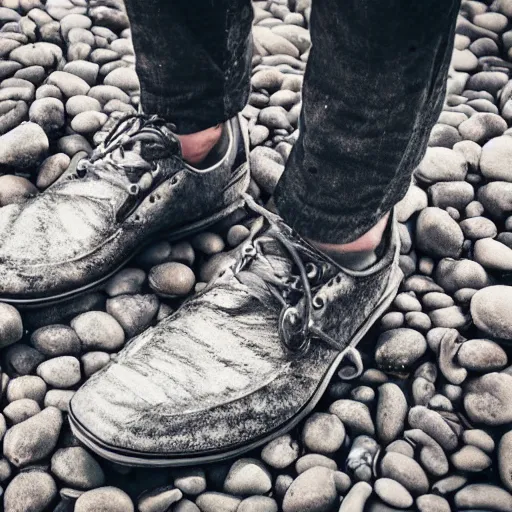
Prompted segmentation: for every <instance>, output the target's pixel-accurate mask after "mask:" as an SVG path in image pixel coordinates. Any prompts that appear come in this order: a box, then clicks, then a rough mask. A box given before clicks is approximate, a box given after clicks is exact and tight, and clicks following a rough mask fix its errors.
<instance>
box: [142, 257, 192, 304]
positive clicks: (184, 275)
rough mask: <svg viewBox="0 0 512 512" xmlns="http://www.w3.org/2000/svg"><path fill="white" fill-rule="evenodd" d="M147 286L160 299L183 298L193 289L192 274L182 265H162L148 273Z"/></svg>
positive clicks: (188, 268)
mask: <svg viewBox="0 0 512 512" xmlns="http://www.w3.org/2000/svg"><path fill="white" fill-rule="evenodd" d="M148 280H149V286H150V287H151V289H152V290H153V291H154V292H155V293H157V294H158V295H160V296H162V297H185V296H186V295H188V294H189V293H190V292H191V290H192V289H193V287H194V285H195V282H196V278H195V275H194V272H193V271H192V270H191V269H190V267H188V266H187V265H184V264H183V263H178V262H174V261H172V262H169V263H162V264H161V265H157V266H155V267H153V268H152V269H151V271H150V272H149V277H148Z"/></svg>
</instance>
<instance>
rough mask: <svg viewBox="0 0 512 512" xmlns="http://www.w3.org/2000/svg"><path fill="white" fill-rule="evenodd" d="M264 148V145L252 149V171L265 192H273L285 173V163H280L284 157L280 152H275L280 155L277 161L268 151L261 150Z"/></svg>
mask: <svg viewBox="0 0 512 512" xmlns="http://www.w3.org/2000/svg"><path fill="white" fill-rule="evenodd" d="M263 149H264V147H263V146H258V147H257V148H255V149H253V150H252V151H251V154H250V166H251V173H252V176H253V178H254V180H255V181H256V182H257V184H258V185H259V186H260V187H261V188H262V189H263V190H264V191H265V192H267V193H268V194H272V193H273V192H274V189H275V187H276V185H277V182H278V181H279V179H280V178H281V175H282V174H283V171H284V165H283V164H282V163H280V162H282V158H281V155H279V153H277V152H275V153H276V154H277V155H278V156H279V160H278V161H276V160H275V159H272V158H271V157H269V156H268V154H267V152H264V151H261V150H263ZM265 149H267V148H265Z"/></svg>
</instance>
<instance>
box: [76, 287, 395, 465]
mask: <svg viewBox="0 0 512 512" xmlns="http://www.w3.org/2000/svg"><path fill="white" fill-rule="evenodd" d="M399 286H400V281H398V283H397V282H393V283H388V286H387V288H386V290H385V292H384V294H383V296H382V298H381V301H380V303H379V304H378V306H377V307H376V308H375V310H374V311H373V313H372V315H371V316H369V317H368V319H367V320H366V322H365V323H364V324H363V325H362V326H361V327H360V329H359V330H358V331H357V332H356V334H355V335H354V337H353V338H352V340H351V342H350V343H349V345H348V346H347V347H346V348H345V349H344V350H343V351H342V352H340V353H339V355H338V356H337V357H336V358H335V359H334V361H333V362H332V363H331V365H330V366H329V367H328V368H327V369H326V373H325V374H324V377H323V379H322V380H321V381H320V382H319V385H318V388H317V389H316V391H315V393H314V394H313V396H312V397H311V399H310V400H309V401H308V402H307V404H306V405H305V406H304V407H303V408H302V409H301V410H300V411H298V412H297V414H296V415H295V416H294V417H293V418H291V419H290V420H289V421H288V422H287V423H285V424H283V425H282V426H281V427H279V428H278V429H276V430H274V431H272V432H269V433H268V434H267V435H265V436H262V437H260V438H258V439H256V440H254V441H252V442H250V443H247V444H244V445H242V446H238V447H235V448H228V449H226V450H218V451H216V452H201V453H196V454H183V455H178V454H177V455H174V456H173V457H168V456H162V455H158V454H144V453H139V452H130V451H128V450H120V449H116V448H113V447H110V446H108V445H106V444H105V443H103V442H102V441H101V440H100V439H98V438H97V437H96V436H94V435H93V434H92V433H91V432H89V431H88V430H87V429H86V428H85V427H84V426H83V425H82V424H81V423H80V422H79V421H78V420H77V419H76V417H75V415H74V414H73V410H72V408H71V407H70V410H69V423H70V425H71V429H72V431H73V434H74V435H75V436H76V438H77V439H78V440H79V441H80V442H81V443H83V444H84V445H85V446H87V447H88V448H89V449H91V450H92V451H93V452H95V453H97V454H98V455H99V456H101V457H102V458H104V459H107V460H109V461H111V462H115V463H117V464H121V465H125V466H134V467H146V468H150V467H152V468H156V467H178V466H191V465H200V464H209V463H213V462H220V461H223V460H226V459H231V458H234V457H238V456H240V455H242V454H244V453H246V452H248V451H251V450H254V449H255V448H258V447H260V446H261V445H264V444H266V443H268V442H270V441H272V440H273V439H275V438H276V437H279V436H281V435H283V434H285V433H286V432H288V431H289V430H291V429H292V428H294V427H295V426H296V425H297V424H298V423H300V422H301V421H302V420H303V419H304V418H305V417H306V416H307V415H308V414H309V413H310V412H311V411H312V410H313V408H314V407H315V406H316V405H317V403H318V402H319V401H320V399H321V398H322V396H323V394H324V393H325V390H326V389H327V386H328V385H329V382H330V380H331V378H332V376H333V375H334V373H335V372H336V370H337V369H338V366H339V365H340V363H341V362H342V361H343V358H344V357H345V355H346V354H347V352H348V351H349V350H350V349H352V348H353V347H355V346H356V345H357V344H358V343H359V342H360V341H361V339H362V338H363V337H364V335H365V334H366V333H367V332H368V331H369V329H370V328H371V327H372V325H374V323H375V322H376V321H377V320H378V318H379V317H380V316H381V315H382V314H383V313H384V311H385V310H386V309H387V308H388V307H389V306H390V305H391V303H392V302H393V299H394V298H395V295H396V293H397V290H398V287H399Z"/></svg>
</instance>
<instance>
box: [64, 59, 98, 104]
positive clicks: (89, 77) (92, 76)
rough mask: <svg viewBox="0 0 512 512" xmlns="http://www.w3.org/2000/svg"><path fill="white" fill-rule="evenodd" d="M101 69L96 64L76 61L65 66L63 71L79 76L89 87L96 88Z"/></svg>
mask: <svg viewBox="0 0 512 512" xmlns="http://www.w3.org/2000/svg"><path fill="white" fill-rule="evenodd" d="M99 69H100V67H99V65H98V64H95V63H94V62H89V61H86V60H79V59H75V60H73V61H72V62H68V63H67V64H66V65H65V66H64V69H63V71H65V72H66V73H71V74H72V75H75V76H78V77H80V78H81V79H82V80H84V81H85V82H86V83H87V84H88V85H90V86H94V84H95V83H96V80H97V78H98V73H99ZM70 99H71V98H70Z"/></svg>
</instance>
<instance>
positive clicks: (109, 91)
mask: <svg viewBox="0 0 512 512" xmlns="http://www.w3.org/2000/svg"><path fill="white" fill-rule="evenodd" d="M87 95H88V96H90V97H91V98H95V99H97V100H98V101H99V102H100V103H101V105H102V106H104V105H106V104H107V103H108V102H109V101H111V100H119V101H122V102H123V103H128V104H129V103H130V97H129V96H128V95H127V94H126V93H125V92H123V91H122V90H121V89H119V87H116V86H114V85H95V86H94V87H91V89H90V90H89V92H88V93H87Z"/></svg>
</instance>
